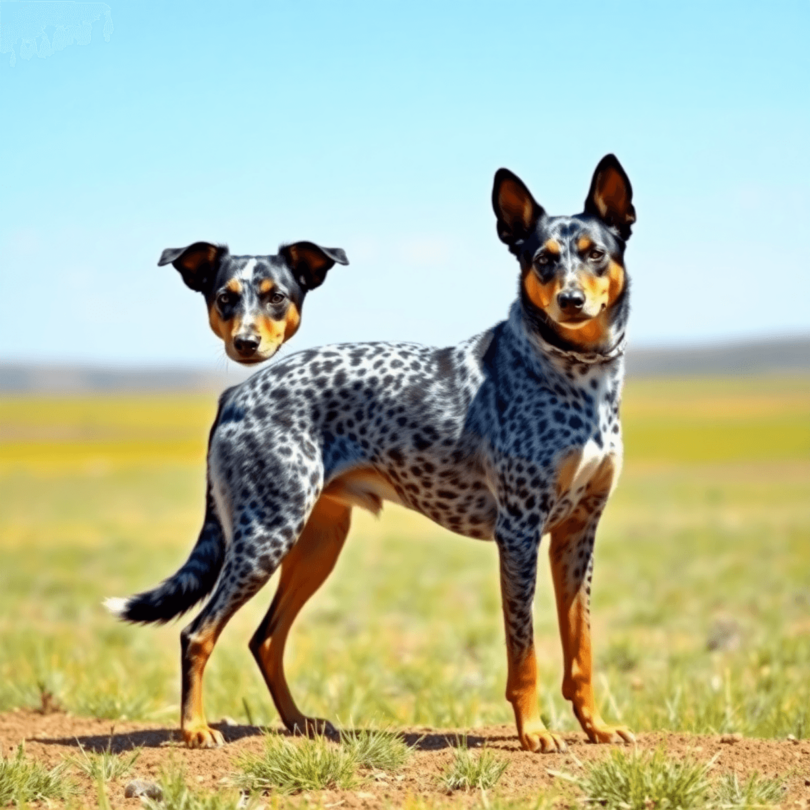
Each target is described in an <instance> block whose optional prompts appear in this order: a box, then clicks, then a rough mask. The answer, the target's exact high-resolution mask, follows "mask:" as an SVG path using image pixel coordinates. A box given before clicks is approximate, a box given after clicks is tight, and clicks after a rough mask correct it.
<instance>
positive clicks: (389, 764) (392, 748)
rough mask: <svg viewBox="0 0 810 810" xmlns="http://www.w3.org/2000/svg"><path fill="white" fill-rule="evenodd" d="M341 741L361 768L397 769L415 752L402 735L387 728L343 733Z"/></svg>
mask: <svg viewBox="0 0 810 810" xmlns="http://www.w3.org/2000/svg"><path fill="white" fill-rule="evenodd" d="M340 741H341V743H342V745H343V748H344V749H345V750H346V751H348V752H349V753H350V754H351V755H352V756H353V757H354V759H355V761H356V762H357V765H358V766H359V767H361V768H373V769H375V770H378V771H397V770H399V769H400V768H402V766H403V765H405V763H406V762H407V761H408V760H409V759H410V758H411V755H412V754H413V749H412V748H411V747H410V746H409V745H408V744H407V743H406V742H405V740H404V739H403V738H402V735H400V734H397V733H395V732H393V731H390V730H386V729H371V730H368V731H360V732H356V733H353V734H345V733H341V735H340Z"/></svg>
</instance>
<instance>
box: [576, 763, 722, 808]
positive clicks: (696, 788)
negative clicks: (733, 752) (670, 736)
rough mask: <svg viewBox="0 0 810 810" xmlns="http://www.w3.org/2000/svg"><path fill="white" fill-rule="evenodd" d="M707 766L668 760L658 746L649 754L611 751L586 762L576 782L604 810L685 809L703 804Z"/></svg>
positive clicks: (589, 798)
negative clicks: (583, 771) (604, 808)
mask: <svg viewBox="0 0 810 810" xmlns="http://www.w3.org/2000/svg"><path fill="white" fill-rule="evenodd" d="M710 766H711V763H709V764H705V765H704V764H700V763H697V762H693V761H691V760H688V759H687V760H684V761H682V762H675V761H673V760H669V759H667V757H666V754H665V753H664V751H663V750H662V749H658V750H657V751H654V752H653V753H651V754H650V753H646V754H640V753H638V752H633V753H631V754H626V753H625V752H624V751H620V750H614V751H611V752H610V755H609V756H608V757H607V758H606V759H604V760H602V761H600V762H593V763H590V764H589V765H588V766H587V772H586V774H585V776H584V777H583V778H582V779H579V780H576V781H577V782H578V784H579V786H580V788H581V789H582V791H583V792H584V793H585V797H586V799H587V800H588V801H589V802H594V803H597V804H600V805H602V806H603V807H606V808H608V810H649V808H650V807H662V808H663V807H667V808H679V809H680V810H688V808H690V807H703V806H705V803H706V802H705V799H706V794H707V791H708V789H709V781H708V778H707V774H708V770H709V767H710Z"/></svg>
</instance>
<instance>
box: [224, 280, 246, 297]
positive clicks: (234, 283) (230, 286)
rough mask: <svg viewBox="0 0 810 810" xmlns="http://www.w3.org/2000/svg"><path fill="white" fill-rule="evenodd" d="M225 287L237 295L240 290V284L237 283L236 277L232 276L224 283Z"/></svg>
mask: <svg viewBox="0 0 810 810" xmlns="http://www.w3.org/2000/svg"><path fill="white" fill-rule="evenodd" d="M225 289H226V290H228V291H229V292H232V293H235V294H236V295H239V294H240V293H241V292H242V285H241V284H240V283H239V280H238V279H235V278H232V279H231V280H230V281H229V282H228V283H227V284H226V285H225Z"/></svg>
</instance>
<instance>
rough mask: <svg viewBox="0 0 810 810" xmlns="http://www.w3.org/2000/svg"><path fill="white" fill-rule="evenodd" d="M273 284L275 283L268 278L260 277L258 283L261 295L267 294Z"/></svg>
mask: <svg viewBox="0 0 810 810" xmlns="http://www.w3.org/2000/svg"><path fill="white" fill-rule="evenodd" d="M275 286H276V285H275V284H274V283H273V282H272V281H271V280H270V279H269V278H265V279H262V283H261V284H259V292H260V293H261V294H262V295H267V293H269V292H270V290H272V289H273V287H275Z"/></svg>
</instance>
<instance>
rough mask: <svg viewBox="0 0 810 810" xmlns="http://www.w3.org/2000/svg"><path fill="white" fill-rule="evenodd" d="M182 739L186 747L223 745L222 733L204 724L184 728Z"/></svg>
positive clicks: (217, 746) (216, 746)
mask: <svg viewBox="0 0 810 810" xmlns="http://www.w3.org/2000/svg"><path fill="white" fill-rule="evenodd" d="M183 741H184V742H185V744H186V747H188V748H219V747H221V746H223V745H225V738H224V737H223V736H222V733H221V732H219V731H217V730H216V729H215V728H210V727H209V726H205V725H203V726H191V727H190V728H184V729H183Z"/></svg>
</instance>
